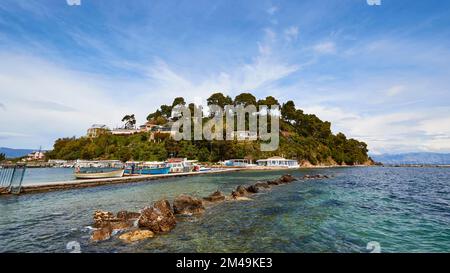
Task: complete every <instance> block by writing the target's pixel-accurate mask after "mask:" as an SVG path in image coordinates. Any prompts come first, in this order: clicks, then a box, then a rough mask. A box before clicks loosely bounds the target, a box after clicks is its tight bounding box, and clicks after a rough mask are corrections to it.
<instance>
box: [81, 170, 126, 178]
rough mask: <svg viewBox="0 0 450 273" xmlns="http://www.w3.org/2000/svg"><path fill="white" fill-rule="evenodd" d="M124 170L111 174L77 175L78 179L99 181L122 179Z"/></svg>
mask: <svg viewBox="0 0 450 273" xmlns="http://www.w3.org/2000/svg"><path fill="white" fill-rule="evenodd" d="M123 173H124V170H117V171H111V172H98V173H95V172H93V173H81V172H80V173H75V174H74V175H75V178H76V179H99V178H116V177H122V176H123Z"/></svg>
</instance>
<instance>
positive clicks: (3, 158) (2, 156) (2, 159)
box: [0, 153, 6, 162]
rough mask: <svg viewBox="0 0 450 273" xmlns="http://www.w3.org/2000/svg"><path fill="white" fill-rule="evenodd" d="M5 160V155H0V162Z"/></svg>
mask: <svg viewBox="0 0 450 273" xmlns="http://www.w3.org/2000/svg"><path fill="white" fill-rule="evenodd" d="M5 159H6V155H5V154H4V153H0V162H1V161H4V160H5Z"/></svg>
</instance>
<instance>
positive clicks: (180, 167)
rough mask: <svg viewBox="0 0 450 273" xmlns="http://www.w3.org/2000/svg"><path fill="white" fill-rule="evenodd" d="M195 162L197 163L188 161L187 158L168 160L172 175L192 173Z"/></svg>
mask: <svg viewBox="0 0 450 273" xmlns="http://www.w3.org/2000/svg"><path fill="white" fill-rule="evenodd" d="M195 162H197V160H187V158H169V159H168V160H167V164H168V165H169V166H170V172H171V173H188V172H192V170H193V169H194V163H195Z"/></svg>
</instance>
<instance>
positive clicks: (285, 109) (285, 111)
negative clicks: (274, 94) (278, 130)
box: [281, 100, 297, 121]
mask: <svg viewBox="0 0 450 273" xmlns="http://www.w3.org/2000/svg"><path fill="white" fill-rule="evenodd" d="M281 116H282V117H283V119H284V120H287V121H291V120H295V118H296V116H297V110H296V109H295V104H294V102H293V101H291V100H290V101H287V102H286V103H283V106H282V107H281Z"/></svg>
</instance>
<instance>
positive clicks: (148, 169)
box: [135, 162, 170, 175]
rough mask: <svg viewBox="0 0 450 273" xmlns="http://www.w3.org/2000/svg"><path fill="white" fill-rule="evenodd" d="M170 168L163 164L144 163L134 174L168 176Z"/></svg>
mask: <svg viewBox="0 0 450 273" xmlns="http://www.w3.org/2000/svg"><path fill="white" fill-rule="evenodd" d="M169 171H170V166H169V165H168V164H167V163H165V162H144V163H142V165H140V166H139V167H138V169H137V170H136V171H135V172H138V173H139V174H153V175H154V174H168V173H169Z"/></svg>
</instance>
